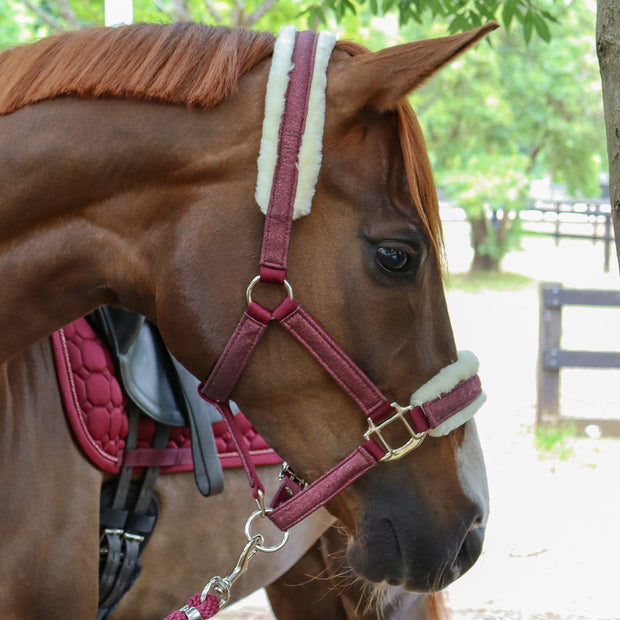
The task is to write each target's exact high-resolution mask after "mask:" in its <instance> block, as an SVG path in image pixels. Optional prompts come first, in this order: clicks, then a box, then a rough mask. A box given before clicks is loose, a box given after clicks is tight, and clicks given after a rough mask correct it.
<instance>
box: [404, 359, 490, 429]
mask: <svg viewBox="0 0 620 620" xmlns="http://www.w3.org/2000/svg"><path fill="white" fill-rule="evenodd" d="M478 367H479V362H478V358H477V357H476V356H475V355H474V354H473V353H472V352H471V351H459V357H458V360H457V361H456V362H454V364H450V365H449V366H446V367H445V368H442V369H441V370H440V371H439V372H438V373H437V374H436V375H435V376H434V377H433V378H432V379H429V380H428V381H427V382H426V383H425V384H424V385H423V386H421V387H420V388H418V389H417V390H416V391H415V392H414V393H413V394H412V396H411V401H410V404H411V406H412V407H415V406H416V405H422V404H424V403H427V402H429V401H431V400H435V399H436V398H439V396H441V395H442V394H447V393H448V392H450V391H451V390H452V389H454V388H455V387H456V386H457V385H458V384H459V383H460V382H461V381H464V380H465V379H469V378H470V377H473V376H474V375H475V374H476V373H477V372H478ZM486 398H487V397H486V394H485V393H484V392H482V393H481V394H480V396H478V398H476V400H474V401H473V402H472V403H470V404H469V405H468V406H467V407H465V409H461V411H459V412H458V413H456V414H455V415H453V416H451V417H450V418H448V419H447V420H446V421H445V422H442V423H441V424H440V425H439V426H437V427H436V428H434V429H432V430H430V431H429V432H428V434H429V435H431V436H432V437H441V436H443V435H447V434H448V433H449V432H450V431H453V430H454V429H455V428H458V427H459V426H461V425H462V424H465V422H467V420H469V419H470V418H472V417H473V416H474V414H475V413H476V412H477V411H478V409H480V407H481V406H482V404H483V403H484V401H485V400H486Z"/></svg>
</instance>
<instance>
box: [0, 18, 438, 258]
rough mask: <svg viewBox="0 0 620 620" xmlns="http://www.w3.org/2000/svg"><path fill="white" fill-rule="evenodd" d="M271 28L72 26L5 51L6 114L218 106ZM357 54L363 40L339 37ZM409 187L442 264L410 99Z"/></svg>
mask: <svg viewBox="0 0 620 620" xmlns="http://www.w3.org/2000/svg"><path fill="white" fill-rule="evenodd" d="M274 41H275V37H274V36H273V35H272V34H270V33H266V32H257V31H251V30H245V29H243V28H226V27H222V26H205V25H203V24H195V23H175V24H165V25H162V24H133V25H130V26H121V27H117V28H101V27H94V28H88V29H85V30H79V31H74V32H66V33H62V34H58V35H55V36H52V37H48V38H45V39H42V40H40V41H37V42H36V43H33V44H29V45H23V46H20V47H16V48H13V49H10V50H7V51H5V52H3V53H1V54H0V84H2V88H1V89H0V115H2V114H10V113H11V112H15V111H16V110H18V109H20V108H23V107H24V106H27V105H29V104H32V103H36V102H38V101H43V100H46V99H53V98H57V97H70V96H73V97H79V98H86V99H96V98H125V99H136V100H139V101H159V102H164V103H173V104H179V105H186V106H189V107H203V108H207V109H208V108H211V107H213V106H215V105H216V104H217V103H219V102H220V101H222V99H224V98H225V97H227V96H229V95H231V94H232V93H233V92H234V91H235V88H236V86H237V83H238V81H239V78H240V77H241V76H242V75H243V74H244V73H245V72H246V71H248V70H249V69H251V68H252V67H254V66H255V65H257V64H258V63H259V62H261V61H262V60H264V59H266V58H267V57H269V56H270V55H271V53H272V52H273V45H274ZM337 48H338V49H341V50H343V51H344V52H346V53H348V54H351V55H357V54H365V53H369V50H368V49H367V48H365V47H363V46H362V45H359V44H356V43H352V42H350V41H339V42H338V43H337ZM395 112H396V117H397V125H398V133H399V138H400V142H401V146H402V149H403V156H404V160H405V167H406V171H407V179H408V182H409V188H410V191H411V194H412V196H413V199H414V202H415V204H416V207H417V210H418V213H419V216H420V219H421V221H422V224H423V225H424V227H425V228H426V229H427V232H428V234H429V236H430V239H431V242H432V244H433V249H434V252H435V255H436V256H437V257H438V259H439V262H440V264H441V263H442V257H443V235H442V229H441V221H440V219H439V205H438V201H437V192H436V190H435V184H434V181H433V174H432V171H431V166H430V162H429V160H428V155H427V151H426V146H425V143H424V137H423V135H422V131H421V129H420V126H419V124H418V121H417V119H416V116H415V114H414V112H413V110H412V108H411V106H410V105H409V103H408V102H407V101H406V100H405V99H403V100H402V101H400V102H399V103H398V104H397V105H396V108H395Z"/></svg>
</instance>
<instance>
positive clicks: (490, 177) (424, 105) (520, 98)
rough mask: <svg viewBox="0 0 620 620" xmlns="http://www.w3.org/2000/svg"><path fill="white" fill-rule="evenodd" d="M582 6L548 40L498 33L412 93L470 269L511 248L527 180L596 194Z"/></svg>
mask: <svg viewBox="0 0 620 620" xmlns="http://www.w3.org/2000/svg"><path fill="white" fill-rule="evenodd" d="M593 28H594V13H593V11H592V10H591V9H589V8H588V7H587V6H586V4H585V3H584V2H583V1H582V0H575V1H574V2H573V3H572V4H571V5H570V7H567V8H566V13H565V14H564V16H563V20H562V25H561V26H553V30H554V36H553V38H552V39H551V41H550V43H548V44H547V43H545V42H544V41H542V40H540V39H538V40H535V41H532V42H531V43H530V44H529V45H528V46H524V45H523V43H522V41H520V40H519V39H517V38H515V37H513V36H510V35H509V34H508V33H506V32H505V31H504V32H502V31H496V32H495V33H493V35H492V37H491V39H492V43H491V45H479V46H477V48H476V49H475V50H472V51H471V52H469V53H468V55H467V57H466V58H464V59H463V60H460V61H457V62H456V63H455V64H453V66H451V67H448V68H446V69H444V70H443V71H442V72H441V73H440V74H439V75H437V76H435V77H434V78H433V80H432V81H431V82H430V83H429V84H427V85H425V86H424V87H422V89H420V91H419V92H418V93H416V94H415V96H414V102H415V108H416V110H417V111H418V112H419V114H420V118H421V122H422V123H423V127H424V130H425V133H426V137H427V141H428V145H429V150H430V152H431V156H432V161H433V165H434V170H435V174H436V177H437V180H438V184H439V185H440V187H442V188H443V190H444V191H445V193H446V195H447V197H448V198H450V199H452V200H454V201H455V202H456V203H457V204H458V206H460V207H462V208H464V209H465V211H466V213H467V218H468V221H469V222H470V224H471V231H472V246H473V248H474V261H473V263H472V269H474V270H476V269H493V270H495V269H498V268H499V265H500V262H501V259H502V257H503V256H504V255H505V254H506V252H508V251H509V250H511V249H514V248H515V247H517V246H518V242H519V238H520V236H521V234H522V231H521V227H520V225H519V219H518V217H517V214H518V212H519V211H520V210H521V209H522V208H524V207H526V206H527V197H528V190H529V184H530V181H531V179H532V178H541V177H543V176H545V175H549V176H551V177H552V178H553V180H554V181H555V182H561V183H563V184H564V185H565V186H566V188H567V190H568V191H569V192H570V193H571V194H573V195H582V196H597V195H598V193H599V191H600V190H599V186H598V181H599V174H600V172H601V171H602V165H603V163H604V162H605V152H604V149H603V145H604V124H603V117H602V109H601V96H600V86H599V78H598V71H597V68H596V58H595V56H594V50H593V45H592V44H593V38H592V35H591V33H592V32H593Z"/></svg>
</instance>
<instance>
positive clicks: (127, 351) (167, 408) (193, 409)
mask: <svg viewBox="0 0 620 620" xmlns="http://www.w3.org/2000/svg"><path fill="white" fill-rule="evenodd" d="M87 318H88V320H89V322H90V323H91V325H92V326H93V327H94V328H95V329H96V330H98V331H99V332H100V333H101V334H103V335H104V336H105V338H106V340H107V342H108V345H109V346H110V348H111V350H112V354H113V357H114V359H115V360H116V363H117V365H118V371H119V374H120V378H121V380H122V385H123V388H124V391H125V393H126V395H127V397H128V398H130V399H131V401H132V402H133V403H134V404H135V406H136V407H137V408H138V409H139V410H140V411H141V412H142V413H144V414H145V415H147V416H148V417H149V418H151V419H153V420H154V421H155V422H159V423H160V424H164V425H166V426H171V427H178V428H184V427H189V429H190V434H191V450H192V452H191V453H192V461H193V464H194V477H195V480H196V486H197V487H198V489H199V490H200V492H201V493H202V494H203V495H205V496H208V495H215V494H217V493H220V492H221V491H222V489H223V487H224V474H223V472H222V467H221V465H220V460H219V456H218V451H217V447H216V445H215V438H214V435H213V427H212V425H213V424H214V423H216V422H219V421H220V420H221V419H222V418H221V416H220V415H219V413H218V411H217V409H215V407H213V406H212V405H209V404H208V403H207V402H205V401H204V400H203V399H202V398H200V396H199V394H198V383H199V382H198V379H196V378H195V377H194V376H193V375H192V374H191V373H190V372H189V371H188V370H187V369H186V368H185V367H184V366H183V365H181V364H180V363H179V362H178V361H177V360H176V359H175V358H174V356H173V355H172V354H171V353H170V352H169V351H168V349H167V348H166V346H165V345H164V343H163V340H162V339H161V336H160V335H159V330H158V329H157V328H156V327H155V326H154V325H153V324H152V323H150V322H149V321H147V320H146V318H145V317H143V316H141V315H139V314H136V313H134V312H130V311H129V310H123V309H121V308H114V307H111V306H104V307H101V308H99V309H97V310H95V312H94V313H93V314H91V315H90V316H89V317H87Z"/></svg>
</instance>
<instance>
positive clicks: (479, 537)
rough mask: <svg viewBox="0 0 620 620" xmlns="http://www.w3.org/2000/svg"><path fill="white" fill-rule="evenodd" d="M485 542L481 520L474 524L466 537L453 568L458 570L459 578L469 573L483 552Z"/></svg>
mask: <svg viewBox="0 0 620 620" xmlns="http://www.w3.org/2000/svg"><path fill="white" fill-rule="evenodd" d="M483 540H484V527H483V525H482V519H480V520H477V521H476V522H474V524H472V527H471V528H470V529H469V531H468V532H467V534H466V535H465V538H464V539H463V544H462V545H461V548H460V549H459V552H458V554H457V556H456V559H455V561H454V565H453V566H454V568H455V569H457V570H458V575H459V576H460V575H462V574H463V573H465V572H467V571H468V570H469V569H470V568H471V567H472V566H473V565H474V563H475V562H476V560H477V559H478V557H479V556H480V553H481V552H482V541H483Z"/></svg>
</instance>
